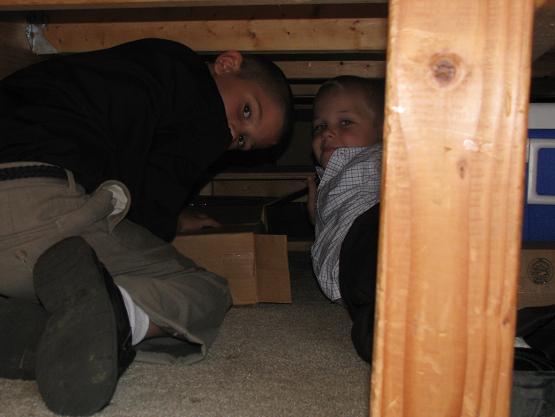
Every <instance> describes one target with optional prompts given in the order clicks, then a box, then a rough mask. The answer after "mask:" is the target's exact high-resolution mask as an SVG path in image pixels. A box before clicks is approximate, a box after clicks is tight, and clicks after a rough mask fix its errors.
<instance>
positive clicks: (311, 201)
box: [306, 175, 317, 225]
mask: <svg viewBox="0 0 555 417" xmlns="http://www.w3.org/2000/svg"><path fill="white" fill-rule="evenodd" d="M306 185H307V186H308V196H307V200H306V209H307V210H308V217H309V218H310V222H311V223H312V225H314V216H315V214H316V188H317V187H316V176H315V175H311V176H310V177H308V178H307V179H306Z"/></svg>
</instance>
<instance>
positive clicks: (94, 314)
mask: <svg viewBox="0 0 555 417" xmlns="http://www.w3.org/2000/svg"><path fill="white" fill-rule="evenodd" d="M34 285H35V293H36V295H37V297H38V298H39V300H40V301H41V303H42V304H43V306H44V307H45V309H46V311H47V312H48V313H49V314H50V316H49V318H48V322H47V324H46V328H45V330H44V332H43V334H42V337H41V339H40V342H39V346H38V351H37V365H36V377H37V383H38V387H39V392H40V393H41V395H42V397H43V399H44V402H45V403H46V405H47V406H48V408H50V409H51V410H52V411H54V412H56V413H58V414H66V415H90V414H93V413H95V412H97V411H98V410H100V409H102V408H103V407H105V406H106V405H107V404H108V403H109V402H110V400H111V398H112V396H113V394H114V391H115V389H116V384H117V380H118V378H119V376H121V374H122V373H123V372H124V371H125V369H127V367H128V366H129V364H130V363H131V362H132V361H133V358H134V356H135V351H134V350H133V348H132V347H131V330H130V328H129V320H128V318H127V312H126V310H125V305H124V304H123V299H122V297H121V293H120V291H119V289H118V288H117V287H116V285H115V284H114V283H113V280H112V278H111V276H110V275H109V274H108V272H107V271H106V269H105V268H104V266H103V265H102V264H101V263H100V262H99V261H98V258H97V257H96V254H95V253H94V251H93V249H92V248H91V247H90V246H89V245H88V244H87V243H86V242H85V240H84V239H82V238H80V237H71V238H68V239H64V240H62V241H61V242H59V243H57V244H56V245H54V246H52V247H51V248H50V249H48V250H47V251H46V252H45V253H44V254H43V255H41V256H40V258H39V259H38V261H37V263H36V265H35V269H34Z"/></svg>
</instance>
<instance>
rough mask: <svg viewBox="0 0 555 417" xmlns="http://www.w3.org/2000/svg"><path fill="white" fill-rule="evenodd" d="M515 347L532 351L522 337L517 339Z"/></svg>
mask: <svg viewBox="0 0 555 417" xmlns="http://www.w3.org/2000/svg"><path fill="white" fill-rule="evenodd" d="M515 347H517V348H526V349H531V347H530V345H529V344H528V343H526V342H525V341H524V339H523V338H522V337H515Z"/></svg>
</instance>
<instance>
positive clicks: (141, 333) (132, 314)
mask: <svg viewBox="0 0 555 417" xmlns="http://www.w3.org/2000/svg"><path fill="white" fill-rule="evenodd" d="M118 288H119V290H120V292H121V296H122V297H123V303H124V304H125V309H126V310H127V317H129V327H131V344H132V345H136V344H137V343H139V342H141V341H142V340H143V339H144V338H145V336H146V332H147V331H148V325H149V324H150V319H149V318H148V316H147V314H146V313H145V311H144V310H143V309H142V308H141V307H139V306H138V305H137V304H135V303H134V302H133V299H132V298H131V296H130V295H129V293H128V292H127V291H126V290H125V288H122V287H120V286H119V285H118Z"/></svg>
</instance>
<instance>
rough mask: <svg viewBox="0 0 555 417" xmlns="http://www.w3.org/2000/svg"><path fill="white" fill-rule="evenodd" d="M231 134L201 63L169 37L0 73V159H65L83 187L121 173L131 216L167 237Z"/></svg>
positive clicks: (64, 163)
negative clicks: (129, 193) (200, 179)
mask: <svg viewBox="0 0 555 417" xmlns="http://www.w3.org/2000/svg"><path fill="white" fill-rule="evenodd" d="M230 143H231V135H230V132H229V129H228V127H227V120H226V116H225V108H224V105H223V102H222V99H221V97H220V95H219V93H218V90H217V87H216V84H215V82H214V80H213V78H212V76H211V75H210V72H209V70H208V67H207V66H206V64H205V63H204V61H203V60H202V59H201V58H200V57H199V56H198V55H196V54H195V53H194V52H193V51H191V50H190V49H189V48H187V47H185V46H183V45H181V44H179V43H176V42H172V41H167V40H160V39H145V40H140V41H135V42H130V43H127V44H123V45H120V46H117V47H114V48H110V49H106V50H101V51H95V52H87V53H81V54H75V55H71V56H57V57H54V58H52V59H50V60H47V61H44V62H41V63H38V64H36V65H33V66H30V67H28V68H25V69H23V70H21V71H19V72H16V73H15V74H12V75H11V76H9V77H7V78H5V79H4V80H2V81H1V82H0V162H13V161H30V160H32V161H41V162H47V163H51V164H55V165H58V166H61V167H64V168H67V169H70V170H71V171H73V173H74V174H75V177H76V179H77V181H78V182H79V183H80V184H81V185H82V186H83V187H84V188H85V189H86V191H87V192H91V191H93V190H94V189H95V188H96V187H97V186H98V185H99V184H100V183H101V182H103V181H105V180H107V179H116V180H120V181H122V182H123V183H124V184H125V185H126V186H127V187H128V188H129V190H130V192H131V196H132V203H131V209H130V212H129V216H128V217H129V219H130V220H132V221H134V222H136V223H138V224H141V225H143V226H145V227H146V228H148V229H149V230H150V231H152V232H153V233H154V234H156V235H158V236H160V237H161V238H163V239H165V240H168V241H169V240H171V239H173V237H174V236H175V229H176V223H177V216H178V214H179V212H180V211H181V209H182V207H183V206H184V204H185V200H186V199H187V197H188V195H189V193H190V191H191V189H192V187H193V185H194V184H195V182H196V181H197V180H198V179H199V177H200V176H201V175H202V173H203V172H204V171H205V170H206V169H207V168H208V167H209V166H210V165H212V163H213V162H214V161H215V160H216V159H217V158H218V157H219V156H220V155H222V154H223V153H224V152H225V150H226V149H227V148H228V146H229V144H230Z"/></svg>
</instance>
